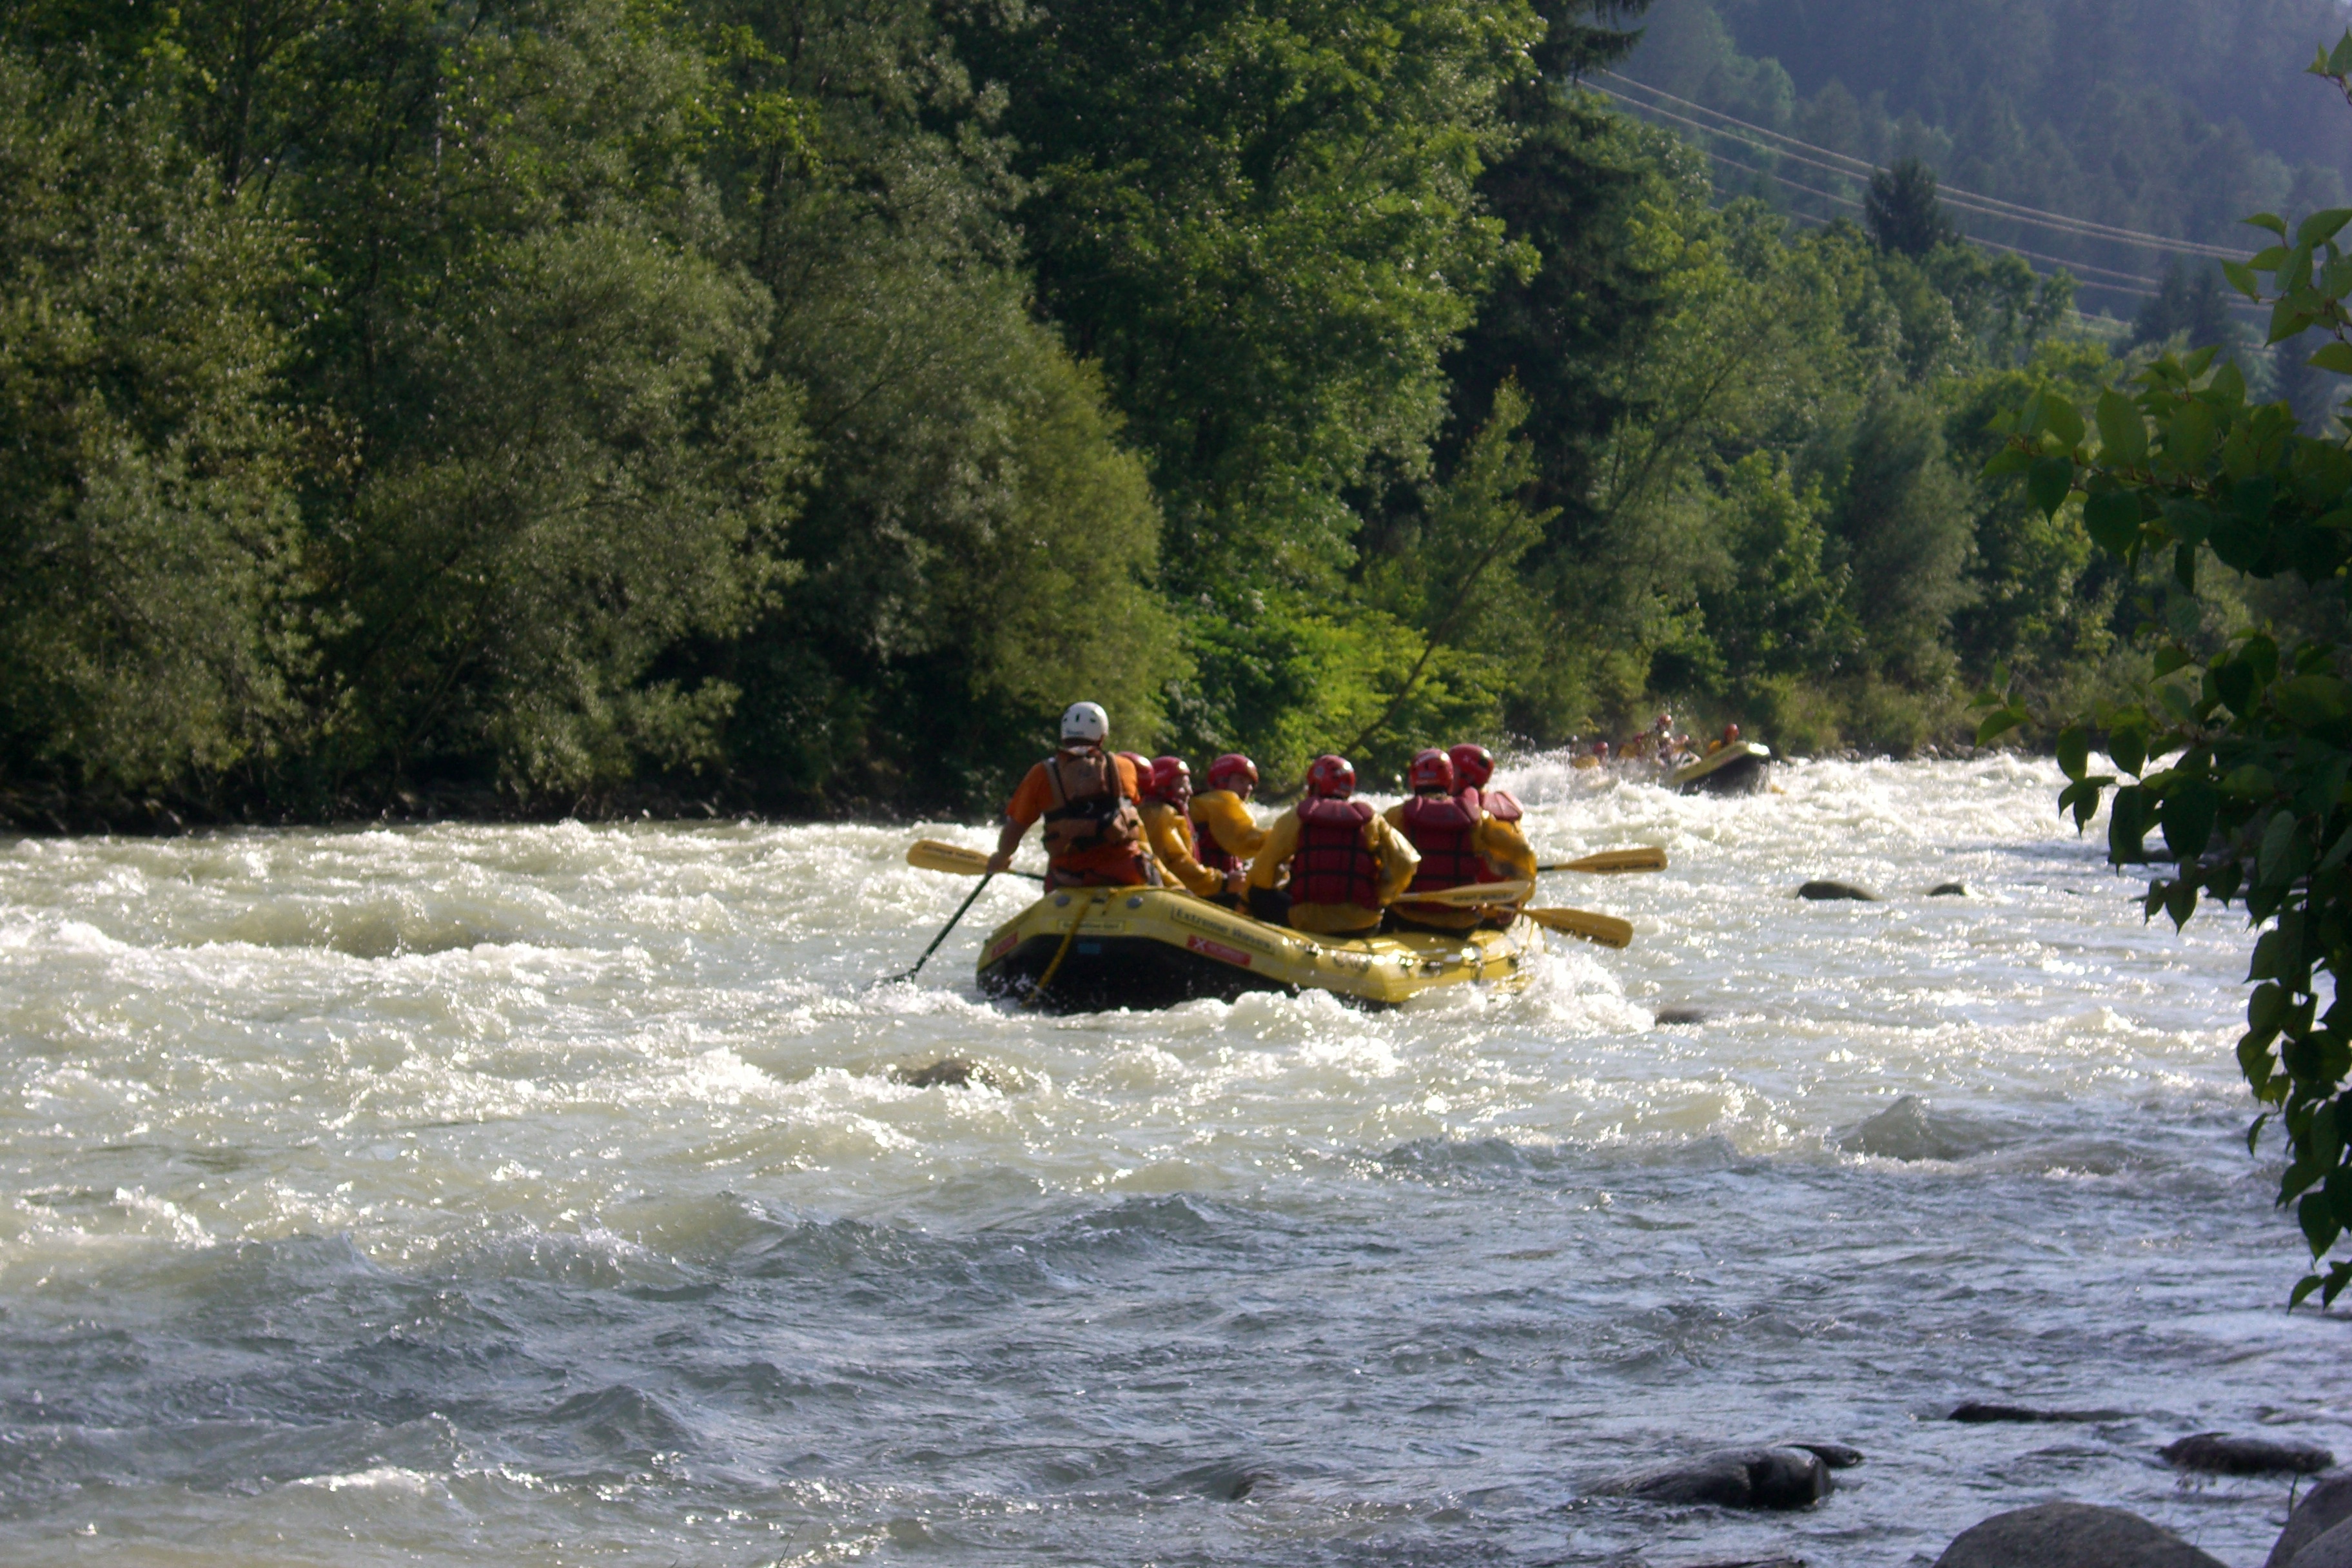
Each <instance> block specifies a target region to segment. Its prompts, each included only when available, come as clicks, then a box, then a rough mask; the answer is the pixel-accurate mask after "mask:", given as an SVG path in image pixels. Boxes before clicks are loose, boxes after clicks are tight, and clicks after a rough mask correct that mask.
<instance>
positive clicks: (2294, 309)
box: [2263, 300, 2312, 343]
mask: <svg viewBox="0 0 2352 1568" xmlns="http://www.w3.org/2000/svg"><path fill="white" fill-rule="evenodd" d="M2311 320H2312V318H2311V312H2310V311H2308V310H2304V309H2303V308H2302V307H2301V306H2299V305H2297V304H2296V303H2295V302H2294V300H2278V301H2277V302H2276V303H2274V304H2273V305H2272V306H2271V325H2270V331H2269V332H2268V333H2267V334H2265V335H2264V337H2263V342H2265V343H2283V342H2286V341H2287V339H2289V338H2291V337H2294V335H2295V334H2296V333H2297V332H2300V331H2303V330H2304V329H2305V327H2308V326H2310V325H2311Z"/></svg>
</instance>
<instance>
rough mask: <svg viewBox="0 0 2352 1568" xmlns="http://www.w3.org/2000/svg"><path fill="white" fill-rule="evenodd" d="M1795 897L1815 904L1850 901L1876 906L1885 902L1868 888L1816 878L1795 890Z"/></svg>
mask: <svg viewBox="0 0 2352 1568" xmlns="http://www.w3.org/2000/svg"><path fill="white" fill-rule="evenodd" d="M1797 897H1799V898H1801V899H1811V900H1815V901H1816V902H1819V901H1821V900H1834V899H1852V900H1854V901H1856V902H1858V903H1864V904H1876V903H1883V902H1885V900H1883V899H1881V898H1880V897H1879V896H1878V895H1877V894H1876V893H1874V892H1872V891H1871V890H1870V889H1868V888H1864V887H1861V886H1858V885H1857V884H1855V883H1853V882H1832V881H1830V880H1828V879H1825V878H1817V879H1814V880H1812V881H1811V882H1807V883H1806V884H1805V885H1804V886H1803V887H1801V888H1799V889H1797Z"/></svg>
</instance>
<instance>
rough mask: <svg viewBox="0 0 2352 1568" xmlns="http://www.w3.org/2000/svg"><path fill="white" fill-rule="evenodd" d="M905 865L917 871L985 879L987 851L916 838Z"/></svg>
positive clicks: (936, 840) (933, 839) (986, 873)
mask: <svg viewBox="0 0 2352 1568" xmlns="http://www.w3.org/2000/svg"><path fill="white" fill-rule="evenodd" d="M907 864H908V865H909V866H912V867H915V868H917V869H919V870H924V871H945V872H947V873H948V874H949V875H950V876H955V877H985V876H987V875H988V851H987V850H985V849H967V848H965V847H963V846H962V845H961V844H942V843H940V841H939V840H938V839H936V838H918V839H916V840H915V842H914V845H913V847H910V848H909V849H908V851H907Z"/></svg>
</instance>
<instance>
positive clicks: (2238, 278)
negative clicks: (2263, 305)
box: [2221, 261, 2263, 300]
mask: <svg viewBox="0 0 2352 1568" xmlns="http://www.w3.org/2000/svg"><path fill="white" fill-rule="evenodd" d="M2221 276H2222V277H2224V278H2227V279H2229V280H2230V287H2231V288H2232V289H2236V290H2237V291H2238V292H2239V293H2241V294H2243V295H2244V296H2245V297H2246V298H2247V299H2249V300H2260V299H2261V298H2262V297H2263V291H2262V289H2260V288H2259V287H2258V286H2257V285H2256V284H2255V282H2254V269H2253V268H2251V267H2249V266H2247V265H2246V264H2245V263H2244V262H2242V261H2224V262H2223V263H2221Z"/></svg>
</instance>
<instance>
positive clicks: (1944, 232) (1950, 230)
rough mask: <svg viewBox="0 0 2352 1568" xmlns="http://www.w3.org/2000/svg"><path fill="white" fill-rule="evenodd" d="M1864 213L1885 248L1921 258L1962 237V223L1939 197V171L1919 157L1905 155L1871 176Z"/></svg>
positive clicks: (1882, 248)
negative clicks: (1937, 192)
mask: <svg viewBox="0 0 2352 1568" xmlns="http://www.w3.org/2000/svg"><path fill="white" fill-rule="evenodd" d="M1862 205H1863V216H1864V218H1866V219H1867V220H1868V222H1869V224H1870V237H1872V238H1873V239H1874V240H1876V241H1877V242H1878V248H1879V249H1881V250H1889V251H1893V252H1894V253H1895V255H1897V256H1907V257H1910V258H1912V259H1913V260H1915V261H1916V260H1917V259H1919V258H1921V257H1924V256H1926V255H1927V253H1928V252H1929V251H1931V250H1934V249H1935V248H1937V247H1938V246H1945V245H1950V244H1952V243H1953V242H1954V241H1955V240H1958V238H1959V237H1960V226H1959V225H1958V224H1956V223H1954V222H1953V221H1952V219H1951V216H1950V215H1949V214H1948V213H1946V212H1945V211H1944V204H1943V203H1942V202H1940V201H1938V200H1937V197H1936V171H1935V170H1933V169H1931V168H1929V167H1928V166H1927V163H1925V162H1923V161H1922V160H1920V159H1917V158H1903V159H1899V160H1897V161H1896V163H1895V166H1894V167H1893V168H1891V169H1881V170H1879V171H1878V172H1877V173H1876V174H1873V175H1871V177H1870V190H1869V193H1868V194H1867V195H1864V197H1863V204H1862Z"/></svg>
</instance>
